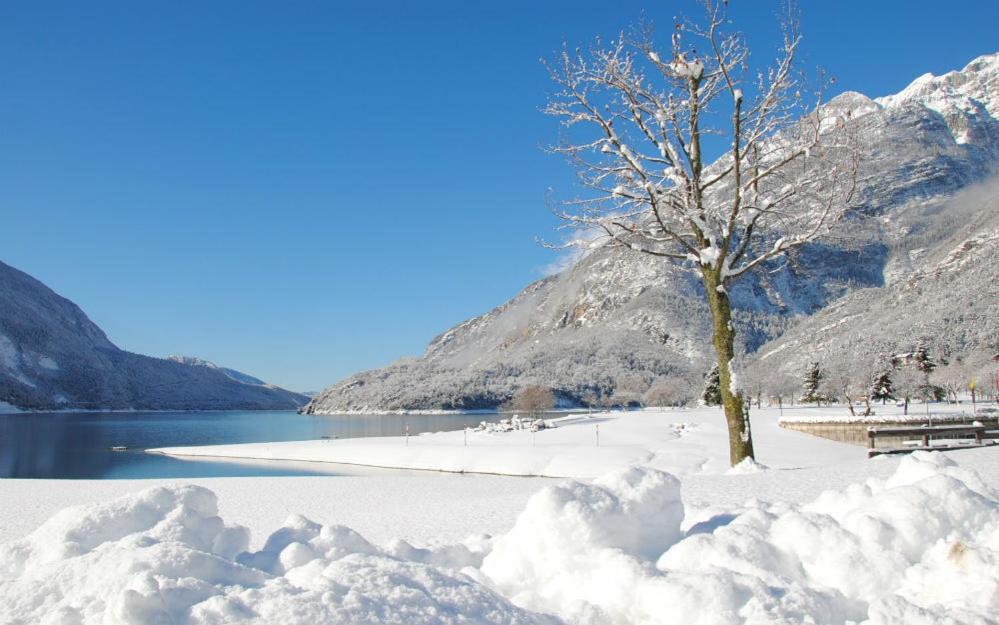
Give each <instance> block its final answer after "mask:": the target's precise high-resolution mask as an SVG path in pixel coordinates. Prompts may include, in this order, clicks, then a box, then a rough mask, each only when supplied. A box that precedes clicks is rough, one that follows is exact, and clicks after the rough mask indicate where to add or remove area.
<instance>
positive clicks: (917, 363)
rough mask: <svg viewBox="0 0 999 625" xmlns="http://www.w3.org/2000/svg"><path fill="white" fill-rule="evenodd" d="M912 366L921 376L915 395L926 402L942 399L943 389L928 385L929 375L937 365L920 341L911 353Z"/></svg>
mask: <svg viewBox="0 0 999 625" xmlns="http://www.w3.org/2000/svg"><path fill="white" fill-rule="evenodd" d="M912 364H913V366H914V367H915V368H916V371H918V372H919V373H921V374H922V376H923V381H922V384H920V385H919V388H918V389H917V390H916V395H917V396H918V397H919V398H920V399H922V400H924V401H926V402H929V401H931V400H936V401H939V400H940V399H942V396H943V395H945V393H944V391H943V389H941V388H940V387H938V386H936V385H934V384H931V383H930V374H931V373H933V371H934V370H935V369H936V368H937V363H936V362H934V361H933V359H932V358H930V352H929V350H928V349H927V348H926V345H925V344H923V342H922V341H920V342H919V343H917V344H916V351H914V352H912Z"/></svg>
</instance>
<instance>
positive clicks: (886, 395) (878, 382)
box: [867, 356, 896, 404]
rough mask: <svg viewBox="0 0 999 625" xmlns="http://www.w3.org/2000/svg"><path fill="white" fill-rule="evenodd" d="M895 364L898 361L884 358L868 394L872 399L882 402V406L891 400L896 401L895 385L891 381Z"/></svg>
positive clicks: (872, 380)
mask: <svg viewBox="0 0 999 625" xmlns="http://www.w3.org/2000/svg"><path fill="white" fill-rule="evenodd" d="M895 364H896V361H895V359H894V358H885V357H883V356H882V358H881V366H880V367H879V368H878V369H877V371H876V372H875V374H874V377H873V378H872V379H871V388H870V389H869V390H868V392H867V395H868V397H869V398H870V399H872V400H874V401H880V402H881V403H882V404H883V403H885V402H886V401H888V400H889V399H891V400H894V399H895V385H894V383H893V382H892V380H891V376H892V373H893V372H894V371H895Z"/></svg>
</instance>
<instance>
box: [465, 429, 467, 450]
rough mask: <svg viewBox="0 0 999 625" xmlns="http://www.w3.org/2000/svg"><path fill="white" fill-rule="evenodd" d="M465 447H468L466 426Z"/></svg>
mask: <svg viewBox="0 0 999 625" xmlns="http://www.w3.org/2000/svg"><path fill="white" fill-rule="evenodd" d="M465 447H468V427H467V426H466V427H465Z"/></svg>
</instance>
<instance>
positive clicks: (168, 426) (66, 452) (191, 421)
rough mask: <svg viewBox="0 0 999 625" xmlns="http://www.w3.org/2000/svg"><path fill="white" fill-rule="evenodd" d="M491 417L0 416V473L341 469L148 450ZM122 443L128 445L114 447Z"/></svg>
mask: <svg viewBox="0 0 999 625" xmlns="http://www.w3.org/2000/svg"><path fill="white" fill-rule="evenodd" d="M491 418H492V416H489V415H364V416H357V415H332V416H316V415H300V414H298V413H296V412H290V411H274V412H269V411H233V412H133V413H106V412H97V413H33V414H13V415H8V414H0V477H18V478H91V479H95V478H103V479H122V478H172V477H229V476H255V475H343V474H345V471H349V469H347V468H346V467H340V468H337V467H336V466H335V465H324V464H320V463H279V462H265V461H260V462H252V463H249V462H243V463H234V462H213V461H206V460H181V459H177V458H170V457H168V456H162V455H159V454H147V453H144V452H143V451H142V450H144V449H148V448H153V447H171V446H182V445H217V444H226V443H258V442H266V441H294V440H309V439H317V438H322V437H324V436H328V437H330V438H357V437H365V436H398V435H401V434H404V433H405V432H406V426H407V425H408V426H409V432H410V434H419V433H420V432H439V431H443V430H460V429H462V428H464V427H465V426H468V425H477V424H478V423H479V422H480V421H482V420H483V419H491ZM118 445H124V446H126V447H128V451H111V447H113V446H118Z"/></svg>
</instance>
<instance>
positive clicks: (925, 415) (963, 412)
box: [780, 400, 999, 425]
mask: <svg viewBox="0 0 999 625" xmlns="http://www.w3.org/2000/svg"><path fill="white" fill-rule="evenodd" d="M871 408H872V409H873V411H874V414H872V415H867V416H864V414H863V412H864V406H863V404H857V405H856V406H854V411H855V412H856V414H854V415H851V414H850V412H849V410H848V409H847V407H846V406H845V405H833V406H826V407H812V408H800V407H799V408H794V409H788V410H785V411H784V413H785V414H784V415H783V416H782V417H781V418H780V421H781V422H782V423H842V424H853V423H858V424H865V425H869V424H878V423H925V422H926V421H932V422H940V423H946V422H948V421H967V420H969V419H975V418H978V419H982V418H988V419H994V418H996V417H997V416H999V409H997V408H996V405H995V404H994V403H993V402H979V403H978V404H977V406H976V405H974V404H972V402H971V401H970V400H968V401H964V402H962V403H960V404H950V403H943V402H933V403H931V404H929V405H927V404H924V403H916V402H913V403H911V404H909V413H908V414H905V411H904V408H903V407H902V406H898V405H895V404H894V403H892V404H887V405H884V404H872V405H871Z"/></svg>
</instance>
